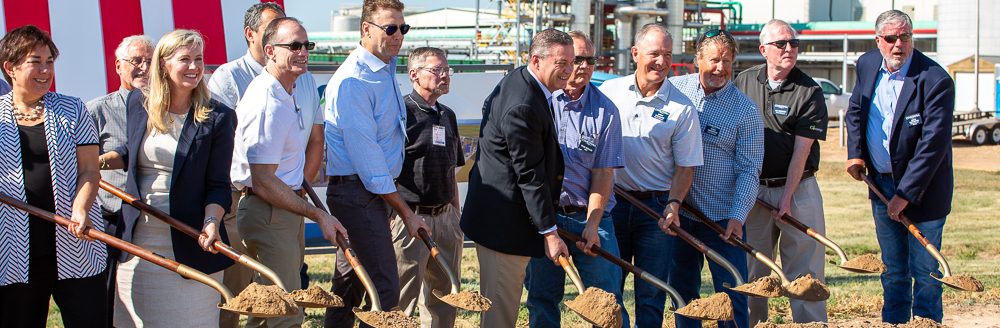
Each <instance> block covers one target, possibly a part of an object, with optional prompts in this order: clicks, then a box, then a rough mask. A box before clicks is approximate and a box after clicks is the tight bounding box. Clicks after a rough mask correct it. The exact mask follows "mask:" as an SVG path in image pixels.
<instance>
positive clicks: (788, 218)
mask: <svg viewBox="0 0 1000 328" xmlns="http://www.w3.org/2000/svg"><path fill="white" fill-rule="evenodd" d="M757 204H760V206H763V207H764V208H766V209H768V210H771V211H777V210H778V208H777V207H774V206H772V205H771V204H768V203H767V202H765V201H764V200H763V199H760V198H757ZM781 218H782V219H783V220H784V221H785V223H788V225H790V226H792V227H793V228H795V229H798V230H799V231H802V232H803V233H805V234H806V235H808V236H809V237H812V238H813V239H816V241H818V242H819V243H820V244H823V245H824V246H826V247H828V248H830V249H832V250H833V251H834V252H835V253H837V257H839V258H840V268H841V269H844V270H847V271H850V272H854V273H882V272H885V265H884V264H882V262H878V264H879V265H880V266H881V268H882V269H881V270H872V269H869V268H864V267H862V266H860V265H857V264H855V263H856V262H857V260H858V259H854V260H848V259H847V253H844V249H842V248H840V246H839V245H837V243H835V242H833V241H832V240H830V239H829V238H826V236H823V235H822V234H820V233H819V232H817V231H816V230H813V229H812V228H810V227H809V226H807V225H805V224H804V223H802V221H799V220H798V219H796V218H795V217H793V216H792V215H791V214H785V215H783V216H782V217H781ZM852 261H853V262H852Z"/></svg>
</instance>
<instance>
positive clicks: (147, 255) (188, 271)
mask: <svg viewBox="0 0 1000 328" xmlns="http://www.w3.org/2000/svg"><path fill="white" fill-rule="evenodd" d="M0 202H2V203H5V204H7V205H10V206H12V207H15V208H17V209H20V210H22V211H25V212H28V213H29V214H31V215H34V216H37V217H39V218H42V219H45V220H47V221H50V222H53V223H55V224H58V225H61V226H63V227H69V225H70V223H71V222H70V220H68V219H66V218H64V217H62V216H59V215H55V214H54V213H52V212H49V211H46V210H43V209H40V208H38V207H35V206H31V205H29V204H27V203H24V202H22V201H20V200H17V199H14V198H11V197H10V196H7V195H5V194H2V193H0ZM84 234H86V235H87V236H88V237H90V238H94V239H96V240H99V241H101V242H103V243H105V244H107V245H110V246H111V247H114V248H117V249H120V250H123V251H125V252H128V253H129V254H132V255H135V256H138V257H139V258H141V259H143V260H146V261H149V262H150V263H153V264H156V265H158V266H161V267H163V268H165V269H167V270H170V271H173V272H176V273H177V274H178V275H180V276H181V277H184V278H187V279H191V280H194V281H197V282H200V283H202V284H205V285H206V286H209V287H212V289H215V290H216V291H218V292H219V294H221V295H222V297H223V298H224V299H225V300H226V303H227V305H228V304H229V303H230V302H229V301H230V300H232V299H233V293H232V292H230V291H229V289H227V288H226V286H223V285H222V283H220V282H219V281H217V280H215V279H212V277H209V276H208V275H206V274H205V273H203V272H201V271H198V270H195V269H194V268H191V267H189V266H186V265H184V264H180V263H178V262H177V261H174V260H171V259H168V258H165V257H162V256H160V255H157V254H156V253H153V252H151V251H149V250H148V249H145V248H142V247H139V246H138V245H136V244H133V243H130V242H127V241H124V240H121V239H118V238H115V237H113V236H111V235H108V234H106V233H104V232H101V231H97V230H95V229H91V228H89V227H88V228H87V229H86V230H84ZM219 307H220V308H222V309H224V310H228V311H232V312H236V313H239V314H245V315H252V316H255V317H267V316H268V315H267V314H263V313H250V312H242V311H236V310H234V309H231V308H227V307H225V305H223V304H220V305H219ZM297 312H298V310H295V311H294V312H292V313H286V314H284V315H292V314H296V313H297ZM270 316H272V317H273V316H275V315H270Z"/></svg>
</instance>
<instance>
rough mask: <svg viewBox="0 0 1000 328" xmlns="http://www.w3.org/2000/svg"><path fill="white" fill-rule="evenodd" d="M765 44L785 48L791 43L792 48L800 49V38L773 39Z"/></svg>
mask: <svg viewBox="0 0 1000 328" xmlns="http://www.w3.org/2000/svg"><path fill="white" fill-rule="evenodd" d="M765 44H770V45H772V46H775V47H778V49H785V46H787V45H791V46H792V48H796V49H798V47H799V39H791V40H778V41H771V42H768V43H765Z"/></svg>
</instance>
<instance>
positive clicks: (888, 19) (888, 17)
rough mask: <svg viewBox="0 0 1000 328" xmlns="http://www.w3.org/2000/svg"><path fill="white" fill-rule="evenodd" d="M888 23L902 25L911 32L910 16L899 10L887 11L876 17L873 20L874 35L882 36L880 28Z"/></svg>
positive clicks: (911, 22)
mask: <svg viewBox="0 0 1000 328" xmlns="http://www.w3.org/2000/svg"><path fill="white" fill-rule="evenodd" d="M889 23H897V24H898V23H903V24H904V25H906V27H908V28H909V29H910V30H913V21H912V20H910V16H909V15H907V14H906V13H904V12H902V11H899V10H895V9H893V10H889V11H886V12H884V13H881V14H879V15H878V18H877V19H875V34H876V35H882V28H884V27H885V25H886V24H889Z"/></svg>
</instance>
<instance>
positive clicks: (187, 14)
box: [0, 0, 284, 100]
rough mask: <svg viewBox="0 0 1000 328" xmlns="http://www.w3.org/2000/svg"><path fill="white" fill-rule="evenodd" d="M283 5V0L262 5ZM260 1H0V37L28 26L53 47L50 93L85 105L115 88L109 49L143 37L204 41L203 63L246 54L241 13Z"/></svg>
mask: <svg viewBox="0 0 1000 328" xmlns="http://www.w3.org/2000/svg"><path fill="white" fill-rule="evenodd" d="M263 1H264V2H276V3H278V4H279V5H282V6H284V1H283V0H263ZM257 2H261V0H0V26H2V27H3V29H0V36H2V35H3V34H6V32H7V31H10V30H13V29H15V28H17V27H20V26H24V25H28V24H32V25H35V26H38V27H39V28H41V29H43V30H46V31H49V32H50V33H51V34H52V39H53V41H55V43H56V46H57V47H58V48H59V52H60V54H59V58H58V59H57V60H56V65H55V79H54V83H53V87H54V88H55V91H57V92H59V93H63V94H67V95H71V96H75V97H79V98H81V99H84V100H87V99H92V98H95V97H97V96H100V95H103V94H106V93H108V92H110V91H113V90H117V89H118V75H117V74H116V73H115V64H114V61H115V47H117V46H118V43H119V42H121V40H122V38H124V37H126V36H129V35H133V34H145V35H147V36H149V37H150V38H152V39H153V41H154V42H155V41H156V40H157V39H159V38H160V37H161V36H163V35H164V34H166V33H167V32H170V31H172V30H174V29H177V28H187V29H194V30H198V31H199V32H201V33H202V34H203V35H204V37H205V43H206V45H205V64H206V65H220V64H223V63H225V62H227V61H229V60H232V59H235V58H239V57H240V56H243V55H244V54H245V53H246V49H247V46H246V41H245V39H244V37H243V14H244V12H246V9H247V8H248V7H250V5H252V4H254V3H257Z"/></svg>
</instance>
